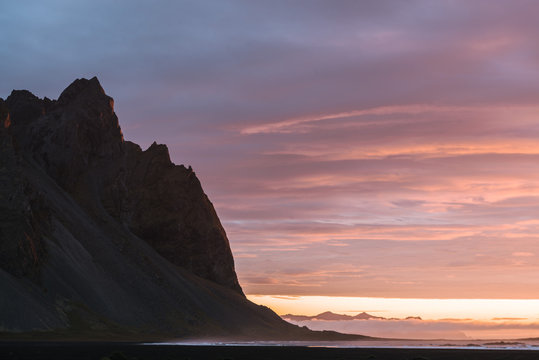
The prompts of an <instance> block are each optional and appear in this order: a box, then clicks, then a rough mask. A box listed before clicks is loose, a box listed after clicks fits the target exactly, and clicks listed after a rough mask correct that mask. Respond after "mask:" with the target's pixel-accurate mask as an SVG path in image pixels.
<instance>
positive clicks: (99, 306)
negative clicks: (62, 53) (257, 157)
mask: <svg viewBox="0 0 539 360" xmlns="http://www.w3.org/2000/svg"><path fill="white" fill-rule="evenodd" d="M113 106H114V102H113V100H112V98H110V97H109V96H107V95H106V94H105V92H104V91H103V89H102V88H101V85H100V84H99V81H98V80H97V78H93V79H90V80H86V79H79V80H76V81H75V82H73V83H72V84H71V85H70V86H69V87H68V88H67V89H66V90H65V91H64V92H62V94H61V95H60V97H59V99H58V100H50V99H47V98H45V99H39V98H37V97H36V96H34V95H33V94H32V93H30V92H28V91H25V90H22V91H13V92H12V93H11V95H10V96H9V97H8V98H7V99H6V101H3V100H2V99H0V124H2V126H1V127H0V151H1V154H0V155H1V157H0V159H1V162H0V226H1V227H0V293H2V294H8V296H2V297H0V332H1V331H4V334H6V332H9V333H13V332H17V331H22V332H27V331H31V330H39V331H49V332H50V331H52V332H54V333H58V331H60V332H61V331H64V330H63V329H65V331H67V332H64V333H62V334H64V335H66V334H70V335H69V336H71V335H73V334H80V336H81V337H86V338H87V337H88V336H94V337H95V334H99V336H102V337H105V338H109V336H113V335H111V334H118V333H122V334H131V335H133V334H146V335H147V334H161V335H162V334H167V336H186V335H190V336H194V335H199V336H200V335H204V336H210V335H214V336H215V335H221V336H222V335H243V336H248V337H258V338H268V337H272V338H290V337H295V338H298V337H302V336H308V337H312V336H313V333H312V332H310V331H308V330H306V329H301V328H298V327H296V326H293V325H291V324H288V323H286V322H284V321H282V320H281V319H280V318H279V317H278V316H277V315H276V314H275V313H273V312H272V311H271V310H269V309H267V308H265V307H261V306H258V305H255V304H253V303H251V302H249V301H248V300H247V299H246V298H245V297H244V296H243V294H242V291H241V287H240V286H239V283H238V281H237V277H236V274H235V271H234V263H233V258H232V254H231V251H230V247H229V244H228V240H227V238H226V234H225V232H224V230H223V228H222V226H221V224H220V222H219V219H218V217H217V215H216V213H215V210H214V208H213V206H212V204H211V203H210V201H209V200H208V198H207V197H206V195H205V194H204V192H203V190H202V187H201V186H200V182H199V181H198V179H197V177H196V175H195V173H194V172H193V171H192V169H190V168H189V169H187V168H185V167H184V166H181V165H180V166H176V165H174V164H173V163H172V162H171V161H170V157H169V154H168V150H167V148H166V146H164V145H157V144H155V143H154V144H153V145H152V146H150V148H149V149H147V150H146V151H142V150H141V149H140V147H139V146H138V145H136V144H133V143H131V142H128V141H124V140H123V136H122V132H121V129H120V127H119V125H118V119H117V117H116V114H115V113H114V107H113ZM89 334H92V335H89ZM131 335H129V336H131ZM109 339H110V338H109Z"/></svg>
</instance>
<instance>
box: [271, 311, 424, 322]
mask: <svg viewBox="0 0 539 360" xmlns="http://www.w3.org/2000/svg"><path fill="white" fill-rule="evenodd" d="M281 317H282V318H283V319H285V320H289V321H309V320H333V321H335V320H336V321H342V320H344V321H347V320H402V319H397V318H385V317H381V316H374V315H371V314H368V313H366V312H361V313H359V314H357V315H355V316H350V315H344V314H335V313H333V312H331V311H326V312H323V313H320V314H318V315H313V316H307V315H293V314H286V315H282V316H281ZM404 320H421V318H420V317H419V316H408V317H407V318H405V319H404Z"/></svg>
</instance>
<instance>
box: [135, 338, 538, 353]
mask: <svg viewBox="0 0 539 360" xmlns="http://www.w3.org/2000/svg"><path fill="white" fill-rule="evenodd" d="M143 345H171V346H173V345H190V346H197V345H199V346H212V345H213V346H305V347H325V348H393V349H406V348H408V349H420V348H425V349H470V350H496V349H499V350H531V351H539V339H538V340H535V339H534V340H392V339H381V340H355V341H219V340H215V341H197V340H190V341H170V342H159V343H144V344H143Z"/></svg>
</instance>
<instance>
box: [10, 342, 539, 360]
mask: <svg viewBox="0 0 539 360" xmlns="http://www.w3.org/2000/svg"><path fill="white" fill-rule="evenodd" d="M0 359H2V360H4V359H6V360H12V359H13V360H15V359H17V360H27V359H28V360H43V359H55V360H64V359H65V360H67V359H82V360H85V359H88V360H90V359H92V360H94V359H95V360H105V359H106V360H108V359H110V360H125V359H133V360H134V359H138V360H153V359H155V360H158V359H159V360H161V359H162V360H175V359H177V360H187V359H190V360H195V359H208V360H212V359H216V360H225V359H228V360H238V359H272V360H273V359H277V360H288V359H327V360H346V359H365V360H383V359H387V360H393V359H403V360H404V359H406V360H412V359H415V360H434V359H440V360H445V359H479V360H481V359H492V360H494V359H496V360H502V359H517V360H518V359H523V360H524V359H539V351H534V350H499V349H497V350H492V349H490V350H486V349H483V350H472V349H428V348H422V349H396V348H318V347H301V346H186V345H174V346H170V345H168V346H167V345H151V346H145V345H139V344H135V343H103V342H99V343H98V342H69V343H67V342H64V343H62V342H39V343H38V342H0Z"/></svg>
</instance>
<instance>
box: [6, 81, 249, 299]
mask: <svg viewBox="0 0 539 360" xmlns="http://www.w3.org/2000/svg"><path fill="white" fill-rule="evenodd" d="M6 105H7V107H8V108H9V112H10V116H11V121H12V123H13V126H12V128H13V129H12V131H13V135H14V136H13V137H14V142H15V143H16V147H17V148H18V149H19V150H20V151H21V152H22V153H24V154H25V156H26V157H27V158H30V159H32V160H33V161H35V162H36V163H37V164H38V165H39V167H41V168H42V169H44V170H45V171H46V173H47V174H48V175H49V176H50V177H52V178H53V179H54V180H55V182H56V183H58V184H59V185H60V186H61V187H62V188H63V189H64V190H66V191H67V192H68V193H69V194H70V195H71V196H73V197H74V198H75V199H76V200H77V202H78V203H79V204H80V205H81V206H83V207H84V208H85V209H86V210H87V211H88V212H89V213H90V214H91V215H92V216H94V217H96V218H104V217H106V216H105V214H103V210H105V212H106V213H107V214H108V215H110V216H112V217H114V218H115V219H116V220H117V221H119V222H121V223H122V224H124V225H125V226H127V227H128V228H129V229H130V230H131V231H132V232H133V233H134V234H135V235H137V236H138V237H140V238H142V239H143V240H145V241H146V242H148V243H149V244H150V245H151V246H152V247H153V248H154V249H155V250H157V252H158V253H159V254H161V255H162V256H163V257H164V258H166V259H167V260H169V261H170V262H172V263H173V264H175V265H178V266H181V267H183V268H185V269H187V270H189V271H191V272H192V273H194V274H196V275H198V276H200V277H202V278H205V279H208V280H211V281H214V282H216V283H218V284H221V285H224V286H226V287H229V288H231V289H234V290H235V291H237V292H238V293H242V290H241V287H240V285H239V283H238V280H237V277H236V273H235V270H234V260H233V257H232V253H231V251H230V246H229V242H228V239H227V237H226V234H225V231H224V229H223V227H222V226H221V224H220V222H219V218H218V217H217V214H216V212H215V210H214V208H213V205H212V204H211V202H210V201H209V200H208V198H207V196H206V195H205V194H204V192H203V190H202V187H201V185H200V182H199V180H198V179H197V177H196V175H195V173H194V172H193V171H192V170H191V169H190V168H189V169H186V168H185V167H184V166H183V165H179V166H176V165H174V164H173V163H172V162H171V161H170V156H169V154H168V149H167V147H166V146H165V145H157V144H155V143H154V144H153V145H152V146H151V147H150V148H149V149H147V150H146V151H142V150H141V149H140V147H138V145H136V144H133V143H131V142H125V141H124V139H123V135H122V132H121V129H120V126H119V124H118V118H117V116H116V114H115V113H114V101H113V99H112V98H111V97H109V96H107V95H106V94H105V92H104V90H103V89H102V87H101V85H100V84H99V81H98V80H97V78H95V77H94V78H93V79H90V80H87V79H78V80H76V81H74V82H73V83H72V84H71V85H70V86H69V87H67V88H66V89H65V90H64V91H63V92H62V94H61V95H60V97H59V98H58V100H57V101H52V100H49V99H44V100H41V99H39V98H37V97H36V96H34V95H33V94H32V93H30V92H28V91H25V90H22V91H13V92H12V93H11V95H10V96H9V97H8V98H7V100H6Z"/></svg>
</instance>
